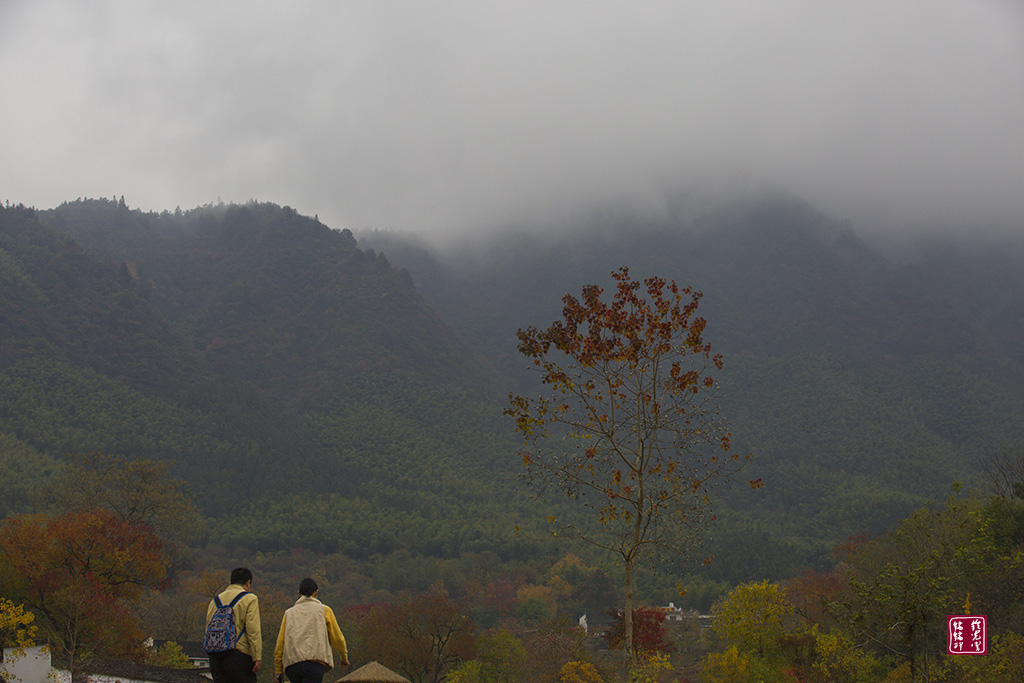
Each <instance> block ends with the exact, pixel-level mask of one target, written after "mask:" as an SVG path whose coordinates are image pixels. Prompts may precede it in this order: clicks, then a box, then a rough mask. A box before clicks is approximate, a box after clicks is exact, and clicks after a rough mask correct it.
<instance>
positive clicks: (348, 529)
mask: <svg viewBox="0 0 1024 683" xmlns="http://www.w3.org/2000/svg"><path fill="white" fill-rule="evenodd" d="M556 227H557V226H550V228H551V229H545V230H541V229H539V228H537V229H531V230H521V231H517V232H515V233H508V234H506V235H504V236H499V237H493V238H488V239H487V240H478V241H472V242H466V243H464V244H463V245H461V246H460V247H459V248H456V249H453V250H449V251H446V252H440V251H436V250H435V249H433V248H431V247H429V246H428V245H426V244H424V243H421V242H418V241H417V240H415V239H412V238H409V237H407V236H402V235H399V234H391V233H382V232H373V233H367V234H365V235H359V236H358V239H359V242H358V243H357V241H356V239H355V238H354V237H353V235H352V234H351V233H349V232H348V231H346V230H341V231H339V230H333V229H331V228H329V227H328V226H325V225H323V224H321V223H319V221H317V220H316V219H313V218H308V217H305V216H302V215H300V214H299V213H298V212H297V211H295V210H293V209H290V208H288V207H279V206H276V205H272V204H259V203H255V202H250V203H249V204H246V205H244V206H239V205H230V206H225V205H218V206H206V207H201V208H197V209H193V210H190V211H185V212H181V211H176V212H173V213H171V212H163V213H160V214H156V213H144V212H140V211H137V210H131V209H129V208H128V207H127V206H126V205H125V204H124V202H123V201H121V202H118V201H110V200H86V201H81V200H80V201H75V202H69V203H66V204H64V205H61V206H60V207H57V208H56V209H53V210H48V211H34V210H30V209H26V208H24V207H8V208H5V209H0V279H2V288H0V471H2V473H3V475H4V477H5V480H7V481H10V482H12V484H11V485H10V487H9V489H8V491H9V493H8V495H7V496H6V497H5V498H4V499H3V500H2V501H0V506H2V507H0V514H8V513H11V512H25V511H31V510H34V509H38V507H39V505H40V504H41V503H40V500H39V496H38V493H39V492H40V491H42V490H44V489H45V485H46V483H47V480H48V478H49V477H50V476H51V473H52V472H53V470H54V468H56V467H57V466H58V465H59V464H60V462H62V459H63V456H64V455H65V454H66V453H77V452H89V451H102V452H107V453H111V454H114V455H121V456H124V457H132V458H150V459H155V460H159V461H165V462H168V463H171V465H172V471H173V472H174V473H175V474H176V475H177V476H180V477H182V478H183V479H184V480H185V481H186V482H187V484H188V487H189V490H190V491H191V492H192V493H193V494H194V495H195V496H196V498H197V503H198V504H199V507H200V510H201V512H202V513H203V515H204V517H205V527H204V531H203V535H202V537H201V538H198V539H196V542H197V544H198V545H201V546H203V545H205V546H206V547H208V548H213V549H217V548H220V549H225V550H223V552H229V553H230V554H232V555H233V556H234V557H247V556H248V554H251V553H254V552H257V551H260V552H274V551H283V550H291V549H295V548H304V549H306V550H313V551H319V552H323V553H343V554H344V555H345V556H346V557H348V558H350V559H351V560H353V561H356V562H364V563H367V565H366V566H373V567H377V568H378V569H379V568H380V567H383V566H385V565H386V564H387V563H389V562H392V561H394V562H397V563H398V565H400V566H401V567H402V569H395V570H394V571H397V572H400V573H403V574H402V575H404V576H407V577H408V576H411V574H410V573H409V572H408V568H409V567H413V566H418V565H417V563H418V562H420V559H418V558H435V559H446V560H447V559H455V558H459V557H460V556H465V555H466V554H467V553H469V554H472V553H485V554H488V553H490V555H488V557H490V558H491V559H489V560H488V563H490V565H491V566H493V565H494V562H497V563H499V564H500V563H508V562H516V561H518V560H521V559H524V558H533V559H537V558H541V557H545V556H548V555H550V554H554V553H559V552H564V550H565V549H566V548H565V547H560V548H555V547H552V546H542V545H541V542H540V540H538V539H539V534H536V533H535V532H537V531H538V530H539V528H540V527H541V526H542V524H543V520H544V519H545V517H546V515H545V514H544V511H542V510H540V509H539V508H537V507H536V506H535V505H534V504H533V503H532V502H531V501H529V500H528V499H527V498H526V497H525V496H524V495H523V494H522V493H521V492H517V491H516V490H515V489H514V487H513V486H512V484H511V483H510V481H509V477H510V476H511V475H512V474H513V473H514V472H515V470H516V468H517V459H516V457H515V453H516V452H517V450H518V447H519V446H518V441H517V439H516V438H515V437H514V435H513V430H512V425H511V424H509V423H508V422H509V421H508V420H507V418H503V417H502V416H501V410H502V408H503V407H504V402H505V396H506V395H507V393H508V391H509V390H510V389H514V390H516V391H518V392H521V393H522V392H537V391H539V390H540V387H538V386H537V385H536V384H535V380H536V378H535V377H533V376H532V375H530V374H529V373H528V372H525V371H524V363H523V362H522V359H521V357H520V356H519V355H518V354H517V353H516V349H515V347H516V342H515V331H516V329H517V328H519V327H524V326H527V325H547V324H548V323H550V322H551V321H552V320H553V319H555V318H556V317H558V315H559V311H560V307H561V303H560V300H561V297H562V296H563V295H565V294H566V293H575V294H578V293H579V291H580V289H581V287H582V286H583V285H584V284H587V283H592V282H598V283H608V282H609V273H610V272H611V271H612V270H614V269H616V268H618V267H620V266H629V267H630V269H631V272H632V274H633V276H634V277H644V276H646V275H651V274H656V275H661V276H664V277H666V278H671V279H675V280H676V281H677V282H679V283H680V284H681V285H689V286H692V287H694V288H695V289H699V290H702V291H703V293H704V297H703V300H702V302H701V305H700V313H701V315H703V316H704V317H706V318H707V319H708V323H709V324H708V328H707V330H706V333H705V334H706V338H707V339H708V340H709V341H710V343H711V344H712V347H713V348H714V350H715V351H717V352H721V353H723V354H724V356H725V370H724V372H723V373H722V377H721V385H722V386H723V387H724V393H723V395H722V401H723V409H724V414H725V415H726V416H727V417H728V418H729V419H730V420H731V422H732V426H733V433H734V435H735V437H736V438H735V443H736V445H737V446H738V447H739V448H740V449H742V450H749V451H751V452H752V453H753V454H754V456H755V459H754V461H753V463H752V464H751V465H749V466H748V470H747V471H745V472H744V473H743V478H744V479H747V478H755V477H760V478H762V479H763V480H764V482H765V487H764V488H763V489H760V490H759V491H756V492H751V491H749V490H742V491H741V490H739V489H737V490H736V491H735V492H733V493H731V494H729V495H728V496H727V499H726V501H725V504H724V505H723V506H722V508H721V511H720V523H719V524H718V525H717V526H716V527H715V528H714V530H713V533H712V536H711V538H710V539H709V543H708V551H709V553H713V554H714V555H715V557H716V560H715V561H714V562H712V563H711V564H710V565H709V566H708V567H706V568H704V569H702V570H701V572H702V578H701V579H700V581H704V582H717V581H722V582H725V583H735V582H738V581H742V580H745V579H747V578H750V577H764V576H768V577H784V576H789V575H791V574H792V573H793V572H795V571H798V570H799V569H800V568H802V567H804V566H817V567H822V566H824V565H825V563H826V562H827V558H828V553H829V550H830V549H831V548H832V547H833V546H834V545H835V544H836V543H838V542H840V541H841V540H842V539H844V538H846V537H848V536H850V535H853V534H858V533H862V532H873V533H880V532H883V531H884V530H886V529H887V528H891V527H892V526H893V525H895V524H896V523H898V522H899V521H900V520H901V519H903V518H904V517H906V516H907V515H908V514H909V513H910V512H911V511H912V510H913V509H915V508H916V507H918V506H919V505H920V504H922V503H923V502H924V501H927V500H941V499H944V497H945V496H946V494H947V492H948V491H949V490H950V487H951V486H952V485H953V483H954V482H958V481H959V482H964V483H965V484H967V486H968V488H970V487H971V486H972V485H974V484H976V483H977V475H976V465H977V462H978V460H979V459H983V458H985V457H986V456H987V455H988V454H990V453H992V452H994V451H995V450H998V449H1000V448H1002V447H1004V446H1006V445H1008V444H1012V443H1016V442H1019V439H1020V438H1021V436H1020V435H1021V434H1022V433H1024V432H1022V427H1024V389H1022V387H1024V383H1022V382H1021V379H1022V378H1024V371H1022V368H1024V357H1022V353H1024V352H1022V350H1021V349H1022V348H1024V345H1022V344H1020V340H1021V339H1024V320H1022V318H1021V316H1020V313H1019V311H1020V310H1024V309H1022V307H1021V306H1020V305H1019V304H1020V303H1021V297H1022V296H1024V295H1022V294H1021V293H1022V292H1024V282H1022V278H1024V276H1022V273H1024V267H1022V266H1024V259H1022V258H1021V251H1020V250H1019V249H1018V251H1016V252H1015V251H1013V250H1012V249H1010V248H1009V247H1007V246H1005V245H1004V246H1001V247H999V248H998V249H996V248H993V247H991V246H986V247H981V246H979V247H978V248H977V251H972V250H970V249H966V248H964V247H962V246H961V245H955V244H952V243H948V242H947V243H943V242H941V241H933V242H931V243H927V244H925V243H921V244H918V245H915V249H913V250H911V251H907V252H905V253H904V256H903V257H901V258H896V257H895V256H893V255H890V254H886V253H883V252H881V251H879V250H877V249H875V248H873V247H872V246H871V245H869V244H867V243H865V242H863V241H862V240H860V239H859V238H858V237H857V235H856V234H855V233H854V232H853V229H852V228H851V226H849V225H845V224H842V223H838V222H836V221H833V220H831V219H830V218H828V217H827V216H824V215H822V214H820V213H819V212H817V211H815V210H814V209H813V208H812V207H809V206H807V205H806V204H803V203H801V202H799V201H796V200H793V199H789V198H781V199H780V198H769V199H766V200H762V201H757V202H748V203H745V204H737V205H733V206H729V207H726V208H724V209H721V210H717V211H714V212H709V213H706V214H701V215H697V216H696V217H693V218H686V219H683V218H662V219H657V220H653V219H644V220H641V219H638V218H637V217H635V216H634V215H632V214H629V213H626V212H608V213H604V214H601V215H600V216H597V217H595V218H594V219H593V220H590V221H587V222H586V225H584V226H583V227H579V228H577V229H566V230H561V231H560V230H556V229H555V228H556ZM540 235H544V236H540ZM986 249H987V250H988V251H985V250H986ZM384 254H387V256H385V255H384ZM517 525H518V527H519V533H517V531H516V529H517ZM217 552H221V551H217ZM395 558H397V559H395ZM592 560H593V558H588V561H592ZM396 566H397V565H396ZM365 571H366V573H367V574H373V571H370V570H365ZM374 571H376V570H374ZM421 578H422V577H421ZM416 581H419V579H416ZM725 583H722V584H714V585H717V586H719V590H720V587H721V586H724V585H725ZM673 585H674V581H670V582H667V583H666V582H664V581H661V580H659V579H656V578H654V577H650V576H644V577H641V591H642V592H643V591H646V592H647V594H648V595H659V596H669V595H671V587H672V586H673ZM708 585H711V583H708ZM691 587H692V588H693V589H694V590H692V591H691V597H693V596H697V597H694V598H693V599H695V600H698V601H700V600H703V598H700V597H699V596H700V595H701V593H700V590H698V586H697V584H693V585H692V586H691Z"/></svg>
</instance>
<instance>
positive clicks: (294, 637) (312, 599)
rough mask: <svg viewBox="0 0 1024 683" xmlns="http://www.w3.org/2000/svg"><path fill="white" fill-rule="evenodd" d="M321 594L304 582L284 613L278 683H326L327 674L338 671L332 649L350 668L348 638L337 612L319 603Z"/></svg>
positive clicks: (277, 656)
mask: <svg viewBox="0 0 1024 683" xmlns="http://www.w3.org/2000/svg"><path fill="white" fill-rule="evenodd" d="M319 594H320V589H319V587H318V586H317V585H316V581H314V580H313V579H303V580H302V581H301V582H300V583H299V599H298V600H296V601H295V604H294V605H292V606H291V607H289V608H288V609H286V610H285V612H284V617H283V618H282V619H281V630H280V631H278V632H277V647H275V648H274V673H275V674H276V676H275V680H276V681H277V683H282V675H287V676H288V680H289V681H291V683H322V681H323V679H324V674H326V673H327V672H328V671H330V670H331V669H333V668H334V653H333V652H332V649H333V650H337V651H338V654H339V655H340V658H339V663H340V664H341V666H348V648H347V647H346V645H345V636H344V634H342V632H341V628H339V627H338V620H337V619H335V618H334V611H333V610H331V608H330V607H328V606H327V605H325V604H324V603H322V602H320V601H319V600H318V599H317V596H318V595H319Z"/></svg>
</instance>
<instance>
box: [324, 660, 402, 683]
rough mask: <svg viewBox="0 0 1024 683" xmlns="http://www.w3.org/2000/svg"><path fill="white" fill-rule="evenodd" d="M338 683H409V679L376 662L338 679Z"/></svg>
mask: <svg viewBox="0 0 1024 683" xmlns="http://www.w3.org/2000/svg"><path fill="white" fill-rule="evenodd" d="M338 683H409V679H408V678H406V677H405V676H400V675H399V674H396V673H395V672H394V671H392V670H391V669H389V668H387V667H386V666H382V665H380V664H378V663H377V662H370V663H369V664H367V665H366V666H361V667H359V668H358V669H356V670H355V671H353V672H352V673H350V674H348V675H347V676H344V677H342V678H340V679H338Z"/></svg>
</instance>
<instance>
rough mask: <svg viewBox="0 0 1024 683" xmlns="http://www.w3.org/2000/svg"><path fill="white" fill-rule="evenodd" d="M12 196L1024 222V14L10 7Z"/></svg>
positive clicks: (866, 9)
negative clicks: (704, 207)
mask: <svg viewBox="0 0 1024 683" xmlns="http://www.w3.org/2000/svg"><path fill="white" fill-rule="evenodd" d="M0 79H2V82H3V84H4V93H5V102H6V106H5V107H3V108H2V109H0V131H3V133H4V139H5V143H4V148H5V149H4V154H3V155H0V188H2V191H0V200H5V199H6V200H10V201H12V202H24V203H27V204H34V205H37V206H39V207H49V206H53V205H55V204H57V203H59V202H61V201H64V200H66V199H73V198H75V197H79V196H106V197H109V196H112V195H118V196H119V195H124V196H125V197H126V199H127V201H128V203H129V204H130V205H132V206H138V207H140V208H143V209H147V210H150V209H155V210H160V209H173V208H174V207H175V206H179V205H180V206H181V207H182V208H187V207H191V206H195V205H199V204H204V203H208V202H216V201H217V200H218V199H223V200H224V201H245V200H247V199H249V198H256V199H260V200H266V201H275V202H280V203H284V204H290V205H293V206H295V207H296V208H298V209H299V210H300V211H301V212H303V213H308V214H311V215H312V214H314V213H315V214H317V215H318V216H319V217H320V219H321V220H323V221H324V222H326V223H328V224H329V225H331V226H332V227H336V228H344V227H347V228H352V229H362V228H390V229H401V230H411V231H416V232H420V233H422V234H424V235H428V236H430V235H435V236H438V235H442V234H456V235H463V234H466V233H469V232H473V231H486V230H489V229H494V228H497V227H501V226H505V225H509V224H517V223H557V222H560V221H563V220H565V219H567V218H568V217H571V216H575V215H577V212H579V211H580V210H585V209H586V207H591V206H594V205H595V204H603V203H609V202H615V203H624V204H626V205H629V206H633V207H637V208H640V209H643V210H650V211H661V210H664V207H665V201H666V197H667V196H669V195H671V194H672V193H674V192H676V191H677V190H679V189H680V188H684V189H687V190H694V189H695V190H696V191H698V192H701V191H708V192H710V193H711V194H713V195H714V194H716V193H722V192H726V193H728V192H743V191H756V190H758V189H761V188H778V189H783V190H786V191H788V192H792V193H795V194H797V195H799V196H801V197H803V198H804V199H806V200H808V201H811V202H813V203H815V204H816V205H817V206H819V207H820V208H822V209H823V210H825V211H828V212H830V213H831V214H833V215H834V216H836V217H838V218H851V219H853V220H854V222H855V223H859V224H861V225H865V226H867V225H874V226H885V227H886V228H888V229H905V228H908V227H913V226H933V228H936V229H943V230H949V229H964V230H976V229H978V228H979V227H980V226H985V225H989V226H993V227H994V228H998V229H1004V230H1006V229H1010V230H1017V231H1020V230H1021V229H1022V228H1024V193H1022V192H1021V191H1020V188H1021V187H1024V123H1022V122H1024V9H1021V6H1020V5H1019V4H1016V3H1013V2H1009V1H1007V0H972V1H971V2H966V1H963V0H960V1H956V0H907V1H906V2H900V3H891V2H884V1H882V0H864V1H862V2H844V3H824V4H823V3H820V2H813V1H811V0H777V1H776V2H771V3H765V2H759V1H756V0H740V1H739V2H731V3H698V2H654V1H650V0H641V1H640V2H634V3H624V4H594V3H585V2H568V3H547V2H515V3H510V2H475V3H389V2H384V3H381V2H353V3H328V2H313V1H308V2H296V3H286V4H280V3H269V2H263V1H260V2H225V3H216V4H212V5H211V4H210V3H201V2H184V3H173V4H167V3H136V2H103V3H74V2H70V1H68V0H32V1H29V0H15V1H13V2H7V3H4V4H3V5H0Z"/></svg>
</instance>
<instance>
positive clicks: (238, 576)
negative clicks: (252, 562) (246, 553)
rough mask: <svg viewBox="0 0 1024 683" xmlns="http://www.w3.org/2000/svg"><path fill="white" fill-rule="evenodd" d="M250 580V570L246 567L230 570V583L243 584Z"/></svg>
mask: <svg viewBox="0 0 1024 683" xmlns="http://www.w3.org/2000/svg"><path fill="white" fill-rule="evenodd" d="M250 581H252V572H251V571H249V570H248V568H246V567H239V568H238V569H232V570H231V583H233V584H236V585H238V586H244V585H245V584H247V583H249V582H250Z"/></svg>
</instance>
